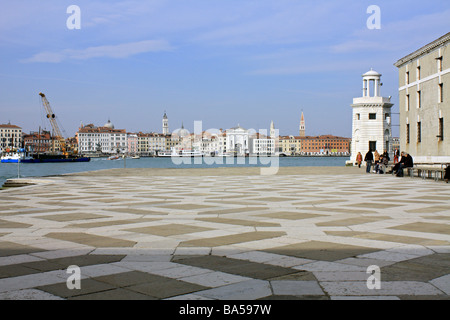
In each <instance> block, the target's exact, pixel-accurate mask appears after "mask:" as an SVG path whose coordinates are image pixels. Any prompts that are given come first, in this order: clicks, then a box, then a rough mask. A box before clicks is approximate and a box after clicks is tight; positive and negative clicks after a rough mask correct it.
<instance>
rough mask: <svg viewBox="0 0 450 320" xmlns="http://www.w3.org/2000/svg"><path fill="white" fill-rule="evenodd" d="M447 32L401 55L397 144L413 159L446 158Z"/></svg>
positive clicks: (449, 118) (449, 101)
mask: <svg viewBox="0 0 450 320" xmlns="http://www.w3.org/2000/svg"><path fill="white" fill-rule="evenodd" d="M449 45H450V33H447V34H446V35H444V36H443V37H441V38H439V39H437V40H435V41H433V42H431V43H429V44H427V45H425V46H423V47H422V48H420V49H418V50H417V51H415V52H413V53H411V54H409V55H407V56H405V57H403V58H401V59H400V60H398V61H397V62H396V63H395V64H394V65H395V66H396V67H397V68H398V71H399V99H400V148H401V150H402V151H406V152H407V153H409V154H411V155H412V157H413V158H414V160H415V162H416V163H449V162H450V46H449Z"/></svg>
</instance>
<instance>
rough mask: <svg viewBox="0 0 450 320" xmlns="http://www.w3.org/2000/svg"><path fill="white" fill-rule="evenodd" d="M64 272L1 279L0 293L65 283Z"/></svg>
mask: <svg viewBox="0 0 450 320" xmlns="http://www.w3.org/2000/svg"><path fill="white" fill-rule="evenodd" d="M63 272H64V271H62V270H57V271H50V272H43V273H36V274H30V275H25V276H20V277H12V278H4V279H0V293H1V292H8V291H16V290H21V289H31V288H34V287H38V286H45V285H49V284H55V283H60V282H65V280H64V279H63V278H62V275H63Z"/></svg>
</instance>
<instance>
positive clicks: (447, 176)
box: [444, 164, 450, 183]
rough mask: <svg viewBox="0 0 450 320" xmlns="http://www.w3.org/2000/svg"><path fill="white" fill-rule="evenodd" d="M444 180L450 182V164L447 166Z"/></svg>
mask: <svg viewBox="0 0 450 320" xmlns="http://www.w3.org/2000/svg"><path fill="white" fill-rule="evenodd" d="M444 180H445V182H447V183H448V180H450V164H447V168H445V175H444Z"/></svg>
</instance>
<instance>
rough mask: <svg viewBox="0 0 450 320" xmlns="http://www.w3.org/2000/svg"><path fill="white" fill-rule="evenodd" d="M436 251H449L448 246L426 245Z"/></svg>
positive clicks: (449, 247)
mask: <svg viewBox="0 0 450 320" xmlns="http://www.w3.org/2000/svg"><path fill="white" fill-rule="evenodd" d="M427 248H429V249H431V250H433V251H434V252H436V253H450V246H427Z"/></svg>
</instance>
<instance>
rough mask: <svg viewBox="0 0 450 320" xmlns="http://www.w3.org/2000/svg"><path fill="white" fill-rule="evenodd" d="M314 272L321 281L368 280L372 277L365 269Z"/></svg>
mask: <svg viewBox="0 0 450 320" xmlns="http://www.w3.org/2000/svg"><path fill="white" fill-rule="evenodd" d="M313 274H314V276H315V277H316V279H317V280H319V281H367V279H368V278H369V277H370V274H368V273H366V272H365V271H349V272H347V271H329V272H313Z"/></svg>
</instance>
